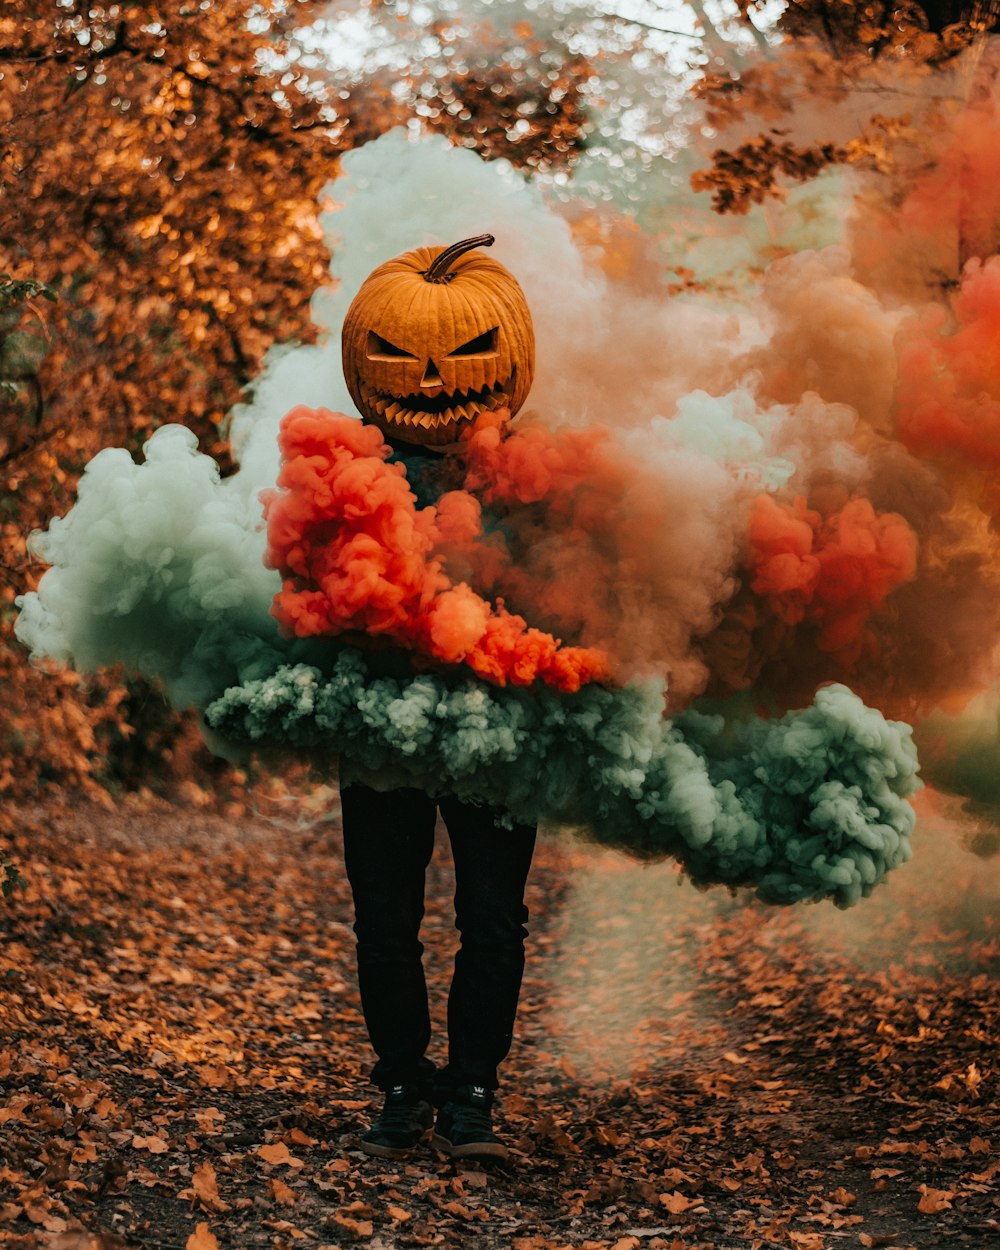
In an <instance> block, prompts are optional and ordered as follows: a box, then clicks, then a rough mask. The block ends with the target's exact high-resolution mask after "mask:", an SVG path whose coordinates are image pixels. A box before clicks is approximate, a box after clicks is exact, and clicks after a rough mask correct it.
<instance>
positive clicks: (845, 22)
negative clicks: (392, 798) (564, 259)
mask: <svg viewBox="0 0 1000 1250" xmlns="http://www.w3.org/2000/svg"><path fill="white" fill-rule="evenodd" d="M997 15H998V5H997V0H985V2H984V0H975V2H974V3H966V2H964V0H925V2H924V3H916V2H911V0H904V2H903V3H886V4H880V3H864V2H862V0H791V2H790V3H787V4H782V3H780V0H761V2H760V3H755V2H754V0H690V2H687V0H673V2H670V0H668V2H664V3H657V2H654V0H608V2H607V3H581V2H579V0H521V2H520V3H509V2H507V0H493V2H488V0H413V2H412V3H411V2H409V0H397V2H389V0H330V2H328V3H322V2H321V0H161V2H160V3H147V2H144V0H137V2H130V0H119V3H117V4H106V3H86V4H84V3H82V2H81V0H56V2H55V3H45V4H42V3H38V2H37V0H8V3H7V4H6V5H5V6H4V10H3V15H2V16H0V177H2V195H0V481H2V500H3V504H2V506H3V518H2V526H3V531H2V532H3V544H2V561H3V569H4V578H3V588H2V597H0V680H2V682H3V686H4V692H5V697H4V700H3V711H2V713H0V717H2V719H0V798H5V799H7V800H12V799H15V798H23V797H25V796H27V795H30V794H31V793H33V792H38V791H39V790H40V789H41V788H42V787H45V786H50V785H53V784H57V785H62V786H64V787H66V788H67V791H69V792H72V791H76V790H83V791H85V792H88V793H90V794H91V795H93V796H96V797H100V796H102V795H106V794H107V792H108V789H109V787H110V788H112V789H114V788H115V787H120V786H133V785H139V784H157V783H168V782H169V781H170V780H171V778H179V777H183V778H186V780H187V782H188V783H190V784H192V785H194V784H195V783H196V782H197V781H199V779H200V780H201V781H204V782H205V783H206V784H207V783H208V781H209V780H211V779H212V778H213V777H215V778H216V779H217V778H218V775H219V774H220V773H222V772H225V771H226V770H225V769H224V768H223V766H222V765H219V764H216V763H213V762H212V760H211V758H210V757H209V756H208V754H207V752H206V751H204V749H203V748H202V747H201V746H200V740H199V738H198V735H197V733H196V731H195V728H194V725H193V722H192V721H191V719H190V718H185V717H180V716H177V715H175V714H174V713H172V712H171V711H169V710H168V708H167V707H166V704H165V703H164V702H163V700H162V699H161V698H160V696H159V695H158V694H157V692H156V691H155V690H152V689H150V688H148V687H147V686H146V685H145V684H144V683H141V682H136V681H134V680H131V679H130V680H127V681H126V680H123V679H122V678H121V676H120V675H116V674H107V675H103V676H101V677H100V678H88V679H85V680H84V679H81V678H80V677H79V676H77V675H75V674H72V673H61V674H59V675H58V676H56V677H53V676H51V675H48V674H39V673H37V672H36V671H35V670H34V669H32V668H31V667H30V666H29V665H28V664H27V662H26V659H25V657H24V655H23V653H22V651H21V649H20V648H19V647H18V645H17V644H16V643H15V642H14V641H13V636H12V632H11V631H12V622H13V619H14V615H15V609H14V599H15V596H16V595H17V594H19V593H21V592H23V591H24V590H26V589H29V588H31V587H32V586H33V585H34V584H35V582H36V580H37V577H38V576H39V575H40V573H41V572H42V569H41V568H40V567H39V566H38V565H37V563H35V562H33V560H32V558H31V556H30V554H29V552H28V548H27V538H28V535H29V533H30V531H31V530H32V529H33V528H36V527H38V526H40V525H43V524H45V523H46V522H47V520H48V519H49V518H50V517H51V516H53V515H55V514H59V513H62V512H64V511H65V510H66V509H67V507H68V506H69V505H70V503H71V500H72V497H73V492H74V488H75V485H76V481H77V479H78V476H79V473H80V471H81V469H82V468H83V466H84V464H85V463H86V462H87V460H88V459H89V458H90V457H91V456H93V455H94V454H95V453H96V452H97V451H98V450H99V449H100V448H102V447H104V446H109V445H119V446H121V445H124V446H126V447H128V448H130V449H132V450H137V449H138V448H139V447H140V445H141V443H142V442H143V440H144V439H145V438H146V437H147V436H148V435H149V433H150V432H151V431H152V430H153V429H155V428H156V427H157V426H158V425H160V424H162V423H164V422H167V421H181V422H183V423H185V424H187V425H189V426H190V427H191V428H192V429H193V430H194V431H195V432H196V433H197V434H198V436H199V438H200V439H201V441H202V445H203V447H204V448H205V449H206V450H209V451H211V452H212V453H213V454H214V455H215V456H216V457H217V458H218V460H219V461H220V463H221V464H222V466H223V469H224V470H225V469H226V468H227V467H228V465H229V460H228V446H227V442H226V437H225V416H226V413H227V412H228V411H229V409H230V408H231V407H232V405H233V404H234V402H235V401H236V400H237V399H238V397H239V396H240V395H241V394H242V393H243V391H244V389H245V387H246V386H247V384H248V382H250V380H251V379H252V378H253V376H254V374H255V373H256V371H257V370H258V369H259V368H260V364H261V361H262V358H263V355H264V353H265V351H266V350H267V348H268V347H269V346H271V345H272V344H274V343H278V342H283V341H290V340H296V341H308V340H309V339H310V337H311V335H312V334H313V328H312V325H311V323H310V320H309V308H308V305H309V299H310V297H311V295H312V293H313V292H314V290H315V289H316V288H317V287H318V286H319V285H320V284H321V283H323V282H324V281H326V280H327V274H328V262H329V256H328V254H327V251H326V246H325V243H324V240H323V236H322V232H321V230H320V227H319V221H318V214H319V211H320V208H321V206H322V199H323V193H324V187H325V186H326V185H327V184H328V183H329V182H330V181H331V180H333V179H334V178H335V177H336V174H337V161H338V158H339V156H340V155H341V154H342V153H343V152H345V151H347V150H349V149H350V148H352V147H355V146H357V145H359V144H362V143H365V142H367V141H368V140H370V139H372V138H374V137H376V136H377V135H379V134H381V133H382V132H383V131H385V130H386V129H388V128H390V127H393V126H397V125H403V126H409V127H413V128H418V129H419V128H428V129H430V130H434V131H437V132H440V133H442V134H444V135H446V136H447V137H448V138H449V139H450V140H451V141H452V142H453V143H456V144H460V145H463V146H467V147H472V148H474V149H475V150H477V151H478V152H480V153H481V154H482V155H483V156H484V157H485V158H487V159H495V158H504V159H507V160H509V161H511V162H512V163H513V164H514V165H516V166H518V167H519V168H521V169H523V170H525V172H526V173H528V174H529V175H531V176H537V177H541V178H545V179H546V180H547V181H548V183H549V185H550V186H551V188H552V189H553V191H554V192H555V193H558V192H559V189H560V187H561V186H564V185H565V184H566V182H567V179H568V178H570V177H573V178H574V180H575V185H576V186H577V187H578V188H580V189H581V190H583V191H584V192H586V190H587V189H588V187H589V186H591V185H592V186H593V189H594V196H595V198H598V197H600V196H607V195H608V194H609V193H617V194H618V195H619V199H620V203H619V205H618V207H619V208H621V209H623V210H624V211H625V212H626V213H627V212H628V211H630V196H631V195H632V188H633V187H634V186H635V177H636V174H637V173H642V172H647V173H648V172H649V171H650V169H652V168H653V167H654V166H657V167H658V168H660V169H662V170H664V171H665V173H666V177H667V181H668V182H669V181H670V180H672V181H673V182H674V183H675V184H676V183H677V182H678V180H683V181H684V182H686V181H687V179H688V178H689V177H690V176H692V175H693V179H694V184H695V186H696V187H699V188H701V189H702V190H704V191H706V192H707V193H708V194H709V195H711V197H712V200H713V203H714V205H715V207H716V209H717V210H719V211H722V212H737V213H742V212H745V211H746V210H747V208H748V207H749V206H750V205H751V204H753V203H755V202H758V201H760V200H762V199H764V198H766V197H767V196H770V195H774V194H780V193H781V190H782V187H783V186H784V185H786V184H787V183H788V182H789V181H796V180H800V181H801V180H804V179H808V178H810V177H812V176H814V175H815V174H816V173H818V172H820V171H821V170H822V169H824V168H825V167H827V166H829V165H831V164H836V163H850V162H864V161H868V162H869V163H873V164H875V165H876V166H877V163H878V161H879V160H884V159H888V157H887V155H886V153H887V143H886V136H889V137H890V138H891V136H892V134H893V128H894V127H895V128H896V129H897V130H898V129H899V128H901V127H903V126H904V125H905V124H906V121H905V120H904V118H905V112H906V110H905V109H904V108H900V107H896V106H897V105H898V104H899V103H900V101H899V100H898V99H896V98H895V97H894V96H893V89H892V88H891V87H890V86H888V85H885V89H884V91H882V92H881V93H880V92H878V91H873V93H872V97H871V99H872V108H871V110H870V111H869V112H868V113H866V114H865V115H860V114H858V112H857V110H856V109H854V110H853V111H851V112H850V114H849V115H846V114H843V112H841V113H839V114H838V113H837V111H836V109H835V108H834V109H833V110H832V112H831V111H828V110H827V109H826V108H823V107H821V108H818V109H817V117H816V127H815V135H814V136H813V137H812V138H811V139H810V140H809V141H808V142H806V143H802V142H801V141H798V140H796V141H794V142H793V141H792V140H791V139H789V138H788V137H787V135H786V134H785V133H783V131H784V127H783V125H782V118H783V116H787V115H788V114H789V113H790V112H791V111H793V110H796V109H799V108H801V107H803V106H804V102H803V99H802V92H803V84H806V87H805V90H806V91H807V93H808V94H809V95H810V96H811V97H812V98H813V99H812V103H813V104H815V100H816V99H820V98H826V99H829V100H836V99H838V98H842V97H843V93H844V87H845V84H849V83H850V82H851V81H852V79H856V78H857V77H858V76H859V75H861V74H866V75H868V76H869V80H870V81H872V82H873V83H875V84H876V85H877V84H878V81H879V80H878V77H877V74H876V76H875V78H872V77H871V75H872V67H873V66H875V67H876V68H877V67H878V66H879V65H881V64H885V65H898V64H899V63H901V62H905V63H906V64H907V65H908V66H910V67H912V69H913V71H914V72H915V73H921V74H928V73H941V74H943V75H946V74H947V73H948V72H949V67H950V65H951V64H952V63H953V61H954V58H955V56H956V55H957V53H958V52H959V51H961V50H962V49H964V48H966V47H967V46H968V45H969V43H970V42H972V41H973V40H975V39H976V38H978V37H979V36H981V35H982V34H983V33H984V32H986V31H990V30H995V29H996V28H997V20H998V16H997ZM779 53H780V55H779ZM797 92H798V93H799V94H798V95H797V94H796V93H797ZM838 93H839V94H838ZM828 118H830V119H833V121H831V125H832V129H831V131H830V133H828V134H827V133H824V125H825V124H826V121H827V119H828ZM834 121H835V124H833V122H834ZM595 171H596V172H595ZM590 174H594V176H593V178H591V179H590V181H589V182H588V178H589V176H590ZM609 187H610V188H612V191H611V192H609ZM615 188H617V192H615V190H614V189H615ZM635 211H638V209H635ZM226 775H227V776H228V778H229V783H230V786H232V785H233V784H237V786H238V776H237V775H235V774H233V773H232V772H229V773H227V774H226ZM234 776H237V781H236V782H234V781H233V778H234ZM5 810H6V815H5V817H3V819H6V820H7V821H8V822H9V821H11V820H12V819H13V818H14V816H13V806H12V804H11V803H10V802H8V803H6V804H5ZM0 831H2V825H0Z"/></svg>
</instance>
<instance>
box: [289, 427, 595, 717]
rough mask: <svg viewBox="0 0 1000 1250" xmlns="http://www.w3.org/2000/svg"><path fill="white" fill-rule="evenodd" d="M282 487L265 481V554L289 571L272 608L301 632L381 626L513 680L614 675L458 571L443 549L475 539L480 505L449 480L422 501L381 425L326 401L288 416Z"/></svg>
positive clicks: (558, 681)
mask: <svg viewBox="0 0 1000 1250" xmlns="http://www.w3.org/2000/svg"><path fill="white" fill-rule="evenodd" d="M279 441H280V445H281V451H282V455H283V465H282V468H281V472H280V474H279V476H278V489H277V490H276V491H268V492H266V493H265V498H264V502H265V510H266V516H267V536H268V548H267V561H268V564H269V565H270V566H271V567H272V568H276V569H278V570H280V571H281V574H282V589H281V590H280V591H279V592H278V594H277V595H276V596H275V599H274V603H273V606H272V612H273V614H274V616H275V617H276V618H277V620H278V621H279V622H280V623H281V625H282V626H283V627H284V628H285V629H287V630H288V631H289V632H290V633H293V634H295V635H297V636H299V637H311V636H314V635H325V634H329V635H336V634H341V633H344V632H347V631H358V632H360V633H367V634H371V635H383V636H385V637H388V638H391V639H393V640H394V641H396V642H399V643H402V644H404V645H405V646H407V647H409V648H411V649H412V650H414V651H416V652H418V653H423V654H424V655H426V656H428V657H432V658H434V659H437V660H441V661H443V662H444V663H446V664H458V663H465V664H467V665H468V666H469V667H470V668H471V669H472V670H473V672H475V673H476V674H478V675H479V676H480V677H484V678H486V679H487V680H489V681H492V682H495V683H496V684H497V685H505V684H506V683H507V682H511V683H512V684H514V685H521V686H527V685H530V684H531V683H532V682H534V681H535V680H539V679H540V680H542V681H544V682H545V683H546V684H547V685H550V686H552V687H554V688H555V689H557V690H560V691H566V692H570V691H574V690H578V689H579V688H580V686H581V685H582V684H584V683H586V682H590V681H600V680H604V679H605V678H607V676H608V666H607V662H606V660H605V657H604V656H603V655H602V654H601V653H600V652H599V651H596V650H594V649H588V648H583V647H562V646H561V645H560V643H559V641H558V640H557V639H555V638H553V637H552V636H551V635H550V634H547V633H545V632H543V631H542V630H539V629H534V628H531V627H529V626H528V624H527V622H526V621H525V620H524V619H523V617H520V616H517V615H514V614H512V613H510V612H508V611H507V610H506V609H505V608H504V606H503V603H502V601H498V603H497V605H496V606H495V607H494V606H492V605H491V604H490V603H489V602H487V601H486V600H485V599H483V598H481V597H480V595H478V594H477V593H476V592H475V591H474V590H472V589H471V588H470V587H469V586H468V585H466V584H464V583H461V582H459V583H457V584H455V583H453V582H452V580H451V578H450V577H449V574H448V572H447V571H446V568H445V561H444V558H443V556H442V554H441V552H440V550H439V547H440V546H442V545H450V546H453V547H457V548H462V549H468V548H469V547H470V546H471V545H473V544H474V543H475V541H476V539H478V538H479V537H480V535H481V533H482V524H481V516H480V509H479V505H478V503H477V502H476V500H475V499H473V498H471V496H468V495H465V494H464V493H462V492H449V493H447V494H445V495H443V496H442V497H441V499H440V500H439V501H438V504H437V506H436V507H433V508H418V507H417V505H416V501H415V499H414V497H413V495H412V493H411V492H410V489H409V487H408V485H407V482H406V477H405V473H404V470H403V468H402V466H401V465H397V464H386V463H385V461H386V459H387V457H388V456H389V454H390V450H389V448H388V446H387V445H386V444H385V443H384V441H383V439H382V436H381V434H380V433H379V431H378V430H376V429H373V428H371V427H369V426H365V425H362V424H361V423H360V422H359V421H357V420H356V419H355V418H353V417H345V416H342V415H340V414H335V413H330V412H326V411H324V410H323V409H316V410H314V409H310V408H304V407H299V408H295V409H293V410H292V411H291V412H290V413H288V415H287V416H286V417H285V418H284V420H283V421H282V423H281V434H280V439H279Z"/></svg>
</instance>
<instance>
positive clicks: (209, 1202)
mask: <svg viewBox="0 0 1000 1250" xmlns="http://www.w3.org/2000/svg"><path fill="white" fill-rule="evenodd" d="M191 1185H192V1188H193V1189H194V1192H195V1194H196V1195H197V1196H198V1201H199V1202H200V1203H201V1205H202V1206H203V1207H204V1208H205V1210H206V1211H215V1212H220V1213H221V1212H222V1211H228V1210H229V1204H228V1203H226V1202H223V1201H222V1199H221V1198H220V1197H219V1189H218V1183H217V1181H216V1177H215V1168H213V1167H212V1165H211V1163H208V1162H207V1161H206V1162H205V1163H202V1164H201V1165H200V1166H199V1167H196V1168H195V1170H194V1176H193V1177H192V1180H191Z"/></svg>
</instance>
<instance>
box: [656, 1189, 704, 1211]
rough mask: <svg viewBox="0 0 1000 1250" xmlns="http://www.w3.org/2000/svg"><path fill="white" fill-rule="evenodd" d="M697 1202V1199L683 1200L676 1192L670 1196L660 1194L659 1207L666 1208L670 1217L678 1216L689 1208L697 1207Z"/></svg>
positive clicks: (682, 1196) (681, 1195)
mask: <svg viewBox="0 0 1000 1250" xmlns="http://www.w3.org/2000/svg"><path fill="white" fill-rule="evenodd" d="M699 1201H700V1199H698V1198H685V1197H684V1195H683V1194H679V1193H678V1192H677V1191H676V1190H674V1192H673V1193H672V1194H660V1205H661V1206H664V1207H666V1208H667V1210H668V1211H669V1212H670V1214H671V1215H680V1214H681V1213H682V1212H684V1211H688V1210H690V1208H691V1207H694V1206H697V1205H698V1204H699Z"/></svg>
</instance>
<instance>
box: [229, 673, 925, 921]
mask: <svg viewBox="0 0 1000 1250" xmlns="http://www.w3.org/2000/svg"><path fill="white" fill-rule="evenodd" d="M663 694H664V688H663V685H662V683H660V682H658V681H648V682H643V683H635V684H631V685H629V686H627V687H625V688H624V689H621V690H608V689H604V688H602V687H597V686H588V687H584V688H583V689H582V690H580V691H579V692H578V693H577V694H574V695H569V696H567V695H556V694H554V693H552V692H551V691H548V690H545V689H532V690H530V691H525V690H519V689H514V688H496V687H488V686H486V685H485V684H483V683H481V682H477V681H474V680H470V679H468V678H459V677H457V676H455V677H452V676H450V675H448V676H438V675H428V674H423V675H419V676H412V675H411V676H386V675H379V674H377V673H374V672H372V671H371V670H370V668H369V662H368V661H367V660H366V658H365V657H364V656H363V655H362V654H361V653H360V652H358V651H356V650H352V649H347V650H344V651H341V652H340V653H339V654H338V655H337V656H336V659H335V661H334V662H333V663H332V665H331V666H330V667H329V669H328V671H326V672H324V671H323V670H321V669H320V668H318V667H315V666H312V665H306V664H294V665H282V666H280V667H278V668H277V669H276V670H275V671H274V672H273V673H272V674H270V675H269V676H267V677H263V678H258V679H255V680H252V681H248V682H246V683H244V684H243V685H241V686H237V687H232V688H230V689H229V690H227V691H226V692H225V694H224V695H223V696H222V697H221V698H219V699H217V700H216V701H215V702H214V703H212V704H211V705H210V706H209V707H208V709H207V710H206V713H205V717H206V720H207V722H208V724H209V725H210V726H212V727H213V728H214V729H215V730H216V731H218V732H219V733H221V734H222V735H223V736H225V737H227V738H230V739H244V740H248V741H251V742H266V743H275V742H283V743H285V744H287V745H288V746H289V747H293V748H297V749H306V750H308V751H309V752H311V753H315V752H335V753H339V754H340V756H341V758H342V766H343V767H345V768H346V770H347V771H348V773H349V774H351V775H354V774H361V775H362V776H364V777H365V778H366V779H368V780H372V779H373V778H378V779H380V780H381V782H382V784H394V785H414V786H419V787H421V788H423V789H426V790H429V791H431V792H432V793H445V792H447V793H452V794H457V795H459V796H460V797H462V798H465V799H470V800H473V801H477V802H483V803H488V804H492V805H498V806H500V807H502V808H505V809H506V810H507V811H508V812H509V813H510V814H511V816H512V817H513V818H515V819H518V820H525V821H535V820H545V821H558V822H563V823H570V824H573V825H577V826H581V827H582V828H584V829H585V830H589V831H590V833H591V834H592V836H593V837H594V838H595V839H596V840H597V841H599V842H602V843H604V844H606V845H609V846H616V847H621V848H623V849H626V850H628V851H629V852H630V853H632V854H634V855H637V856H640V857H643V858H650V859H653V858H661V857H665V856H672V857H674V858H676V859H677V860H679V861H680V863H681V864H682V865H683V867H684V868H685V870H686V871H687V872H688V873H689V874H690V876H691V877H692V878H693V880H695V881H696V882H699V883H701V884H705V885H710V884H725V885H730V886H738V885H749V886H752V887H753V889H754V891H755V892H756V894H757V895H758V896H759V897H760V898H761V899H763V900H764V901H766V902H769V903H795V902H799V901H801V900H806V899H809V900H819V899H832V900H833V901H834V902H835V903H837V904H838V905H839V906H841V907H848V906H851V905H852V904H853V903H856V902H857V901H858V900H859V899H860V898H862V897H864V896H865V895H867V894H869V893H870V892H871V890H872V888H873V887H874V886H875V885H876V884H878V882H880V881H881V880H882V879H883V878H884V877H885V874H886V873H887V872H888V871H889V870H890V869H892V868H894V867H896V866H897V865H898V864H901V863H903V862H904V861H905V860H907V859H908V858H909V857H910V841H909V838H910V833H911V832H912V828H913V820H914V817H913V810H912V808H911V807H910V805H909V804H908V803H907V802H906V801H905V800H906V796H907V795H909V794H911V793H913V791H914V790H915V789H916V788H917V785H918V782H917V779H916V753H915V751H914V749H913V745H912V742H911V740H910V730H909V727H908V726H906V725H903V724H899V723H894V722H889V721H887V720H886V719H885V718H884V717H883V716H882V715H881V713H879V712H877V711H875V710H874V709H872V708H868V707H865V706H864V704H863V703H862V702H861V701H860V700H859V699H858V698H857V696H855V695H854V694H852V692H851V691H850V690H848V689H847V688H846V687H845V686H828V687H825V688H824V689H822V690H820V691H819V692H818V693H817V695H816V698H815V700H814V703H813V705H812V706H811V707H810V708H807V709H806V710H805V711H801V712H792V713H789V714H787V715H785V716H783V717H781V718H780V719H776V720H771V721H761V720H758V719H756V718H753V719H751V720H749V721H747V722H745V723H742V724H736V725H732V724H730V725H727V724H725V722H724V721H723V719H722V718H721V717H719V716H706V715H704V714H702V713H699V712H688V713H687V714H685V715H684V716H681V717H678V718H677V719H675V720H665V719H664V718H663V715H662V709H663Z"/></svg>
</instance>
